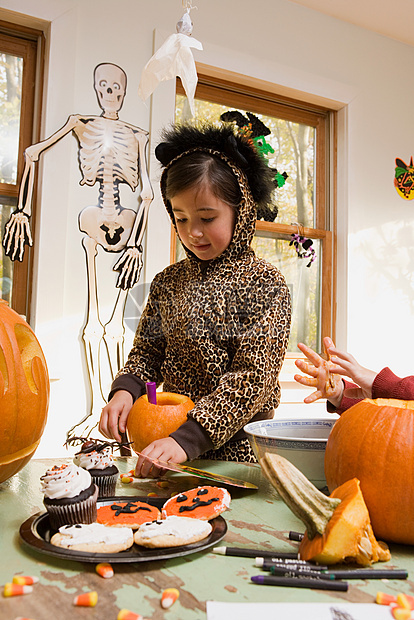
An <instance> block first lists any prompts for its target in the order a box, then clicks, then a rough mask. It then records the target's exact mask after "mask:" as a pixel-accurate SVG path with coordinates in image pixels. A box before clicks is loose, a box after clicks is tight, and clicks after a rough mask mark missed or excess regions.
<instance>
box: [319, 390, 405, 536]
mask: <svg viewBox="0 0 414 620" xmlns="http://www.w3.org/2000/svg"><path fill="white" fill-rule="evenodd" d="M413 409H414V401H403V400H395V399H376V400H371V399H365V400H363V401H360V402H358V403H356V404H355V405H354V406H353V407H351V408H350V409H348V410H347V411H345V412H344V413H343V414H342V415H341V417H340V418H339V419H338V420H337V422H336V423H335V425H334V427H333V429H332V431H331V433H330V435H329V438H328V442H327V446H326V451H325V475H326V481H327V484H328V488H329V491H330V492H331V493H332V491H333V490H334V489H336V488H337V487H338V486H340V485H341V484H343V483H344V482H346V481H347V480H350V479H351V478H358V480H360V482H361V491H362V494H363V496H364V499H365V503H366V505H367V507H368V511H369V514H370V517H371V523H372V528H373V530H374V533H375V535H376V536H377V538H382V539H385V540H387V541H392V542H397V543H405V544H410V545H413V544H414V411H413Z"/></svg>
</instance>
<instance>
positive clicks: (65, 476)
mask: <svg viewBox="0 0 414 620" xmlns="http://www.w3.org/2000/svg"><path fill="white" fill-rule="evenodd" d="M40 481H41V485H42V493H43V495H44V498H43V503H44V506H45V508H46V510H47V512H48V513H49V520H50V526H51V528H52V529H54V530H57V529H59V527H61V526H62V525H75V524H77V523H93V522H94V521H96V500H97V498H98V488H97V486H96V485H95V484H94V483H93V482H92V477H91V475H90V473H89V472H88V471H86V469H82V468H81V467H78V466H77V465H75V464H74V463H69V464H64V465H61V466H60V467H58V466H57V465H55V466H54V467H52V469H49V470H47V472H46V473H45V474H44V476H42V477H41V479H40Z"/></svg>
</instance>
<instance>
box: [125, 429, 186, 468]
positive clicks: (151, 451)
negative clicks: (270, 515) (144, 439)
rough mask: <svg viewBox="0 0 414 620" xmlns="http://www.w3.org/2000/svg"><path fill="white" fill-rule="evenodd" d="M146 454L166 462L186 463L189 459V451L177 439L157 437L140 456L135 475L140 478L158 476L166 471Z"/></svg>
mask: <svg viewBox="0 0 414 620" xmlns="http://www.w3.org/2000/svg"><path fill="white" fill-rule="evenodd" d="M145 456H149V457H151V459H160V461H165V462H166V463H168V462H171V463H184V462H185V461H187V460H188V457H187V453H186V452H185V451H184V450H183V449H182V447H181V446H180V444H178V443H177V442H176V441H175V439H173V438H172V437H165V438H164V439H157V440H156V441H153V442H152V443H150V444H149V445H148V446H147V447H146V448H144V450H142V452H141V454H140V455H139V457H138V461H137V464H136V465H135V475H136V476H137V477H138V478H158V476H162V475H163V473H164V472H165V469H162V468H160V467H157V466H156V465H154V464H153V463H152V461H150V460H148V459H146V458H145Z"/></svg>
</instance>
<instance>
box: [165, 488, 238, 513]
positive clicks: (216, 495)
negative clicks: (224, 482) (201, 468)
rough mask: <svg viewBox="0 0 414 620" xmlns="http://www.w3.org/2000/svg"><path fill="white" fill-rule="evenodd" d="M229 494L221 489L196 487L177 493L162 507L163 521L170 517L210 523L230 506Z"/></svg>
mask: <svg viewBox="0 0 414 620" xmlns="http://www.w3.org/2000/svg"><path fill="white" fill-rule="evenodd" d="M230 500H231V497H230V493H229V492H228V491H227V490H226V489H222V488H221V487H197V488H195V489H190V491H186V492H185V493H179V494H178V495H175V496H174V497H172V498H171V499H169V500H167V501H166V502H165V504H164V505H163V507H162V511H161V516H162V518H163V519H165V518H166V517H170V516H172V515H176V516H180V517H192V518H194V519H203V520H205V521H210V519H214V517H217V516H218V515H219V514H221V513H222V512H224V511H225V510H227V509H228V508H229V506H230Z"/></svg>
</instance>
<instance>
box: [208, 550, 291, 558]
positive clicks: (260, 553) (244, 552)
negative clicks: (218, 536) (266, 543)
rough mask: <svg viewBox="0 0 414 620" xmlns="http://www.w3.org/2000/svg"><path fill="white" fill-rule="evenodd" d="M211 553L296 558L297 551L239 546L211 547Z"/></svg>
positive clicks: (244, 556)
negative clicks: (289, 551) (285, 551)
mask: <svg viewBox="0 0 414 620" xmlns="http://www.w3.org/2000/svg"><path fill="white" fill-rule="evenodd" d="M213 553H218V554H219V555H233V556H237V557H239V558H257V557H261V558H283V559H284V560H298V559H299V558H298V554H297V553H283V552H280V553H279V552H278V551H268V550H263V549H243V548H241V547H213Z"/></svg>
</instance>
